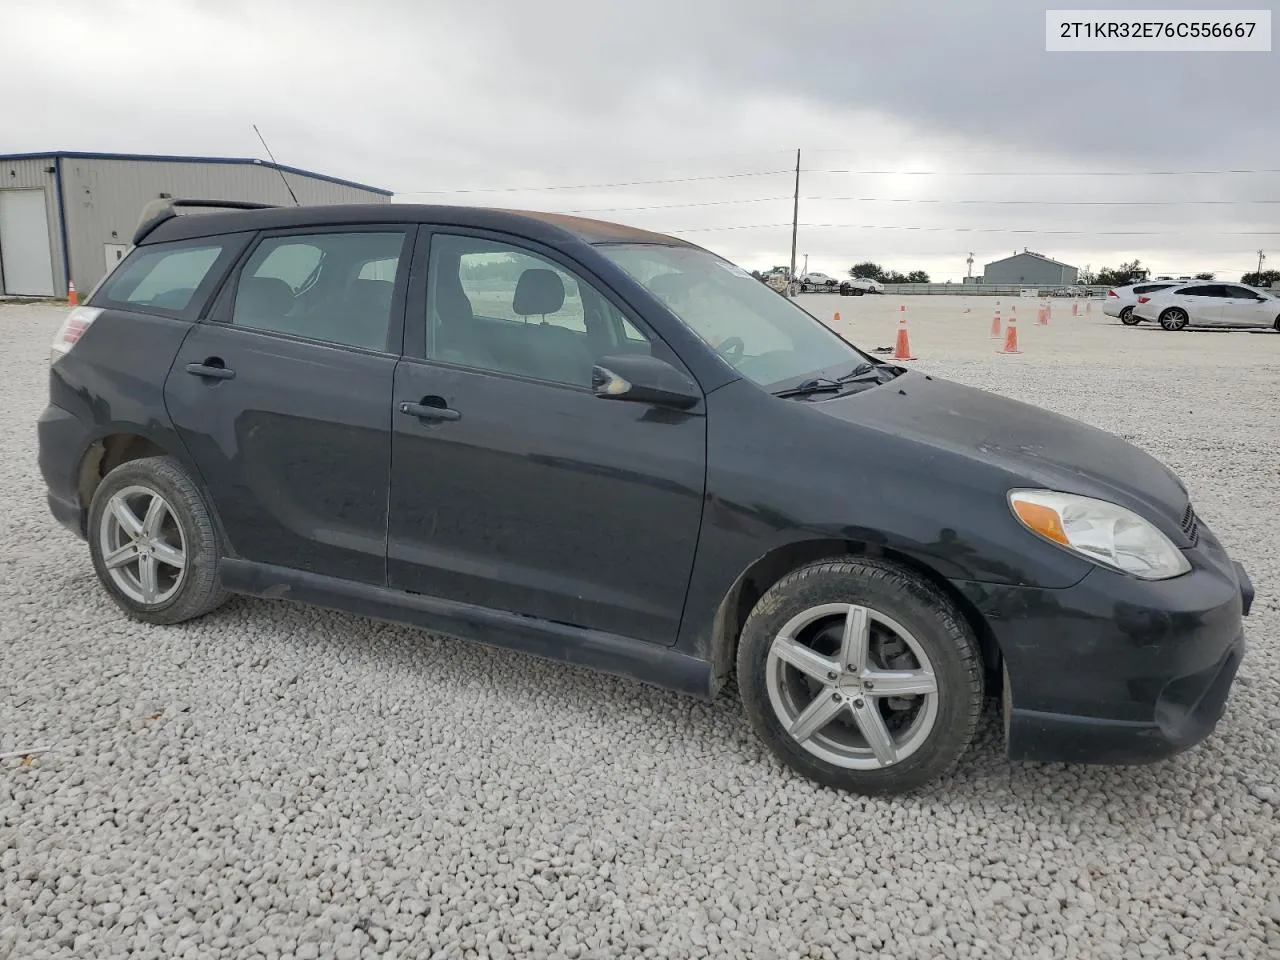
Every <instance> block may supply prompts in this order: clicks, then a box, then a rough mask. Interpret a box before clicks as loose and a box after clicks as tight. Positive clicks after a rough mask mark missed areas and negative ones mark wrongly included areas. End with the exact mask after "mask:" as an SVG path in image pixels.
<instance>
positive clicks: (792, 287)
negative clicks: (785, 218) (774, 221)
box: [787, 150, 800, 297]
mask: <svg viewBox="0 0 1280 960" xmlns="http://www.w3.org/2000/svg"><path fill="white" fill-rule="evenodd" d="M799 230H800V151H799V150H796V193H795V200H794V201H793V203H792V206H791V282H790V283H789V284H787V290H788V291H789V292H790V294H791V296H793V297H794V296H795V295H796V234H797V233H798V232H799Z"/></svg>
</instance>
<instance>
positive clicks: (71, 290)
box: [67, 280, 80, 307]
mask: <svg viewBox="0 0 1280 960" xmlns="http://www.w3.org/2000/svg"><path fill="white" fill-rule="evenodd" d="M67 303H69V304H71V305H72V306H73V307H75V306H79V304H80V295H79V294H78V293H76V282H75V281H74V280H69V281H67Z"/></svg>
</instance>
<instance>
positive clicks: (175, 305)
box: [94, 243, 224, 314]
mask: <svg viewBox="0 0 1280 960" xmlns="http://www.w3.org/2000/svg"><path fill="white" fill-rule="evenodd" d="M223 249H224V245H223V244H221V243H205V244H204V245H201V246H190V245H183V246H180V247H178V246H172V245H169V244H157V245H155V246H150V247H139V248H137V249H135V250H134V251H133V253H132V254H130V255H129V257H128V259H126V260H125V261H124V262H123V263H122V264H120V266H119V267H118V268H116V270H114V271H113V272H112V274H111V276H110V277H108V278H107V281H106V282H105V283H104V284H103V285H102V289H101V290H100V291H99V292H98V293H97V294H95V296H94V302H95V303H100V302H103V301H107V302H110V303H115V304H120V305H121V306H131V307H142V308H149V309H152V310H156V311H159V312H161V313H175V314H176V313H182V312H183V311H184V310H186V309H187V307H188V306H190V305H191V299H192V297H194V296H195V292H196V289H197V288H198V287H199V286H200V284H201V283H203V282H204V279H205V277H206V276H208V274H209V270H210V269H211V268H212V267H213V265H214V263H216V262H217V260H218V257H219V256H220V255H221V254H222V252H223Z"/></svg>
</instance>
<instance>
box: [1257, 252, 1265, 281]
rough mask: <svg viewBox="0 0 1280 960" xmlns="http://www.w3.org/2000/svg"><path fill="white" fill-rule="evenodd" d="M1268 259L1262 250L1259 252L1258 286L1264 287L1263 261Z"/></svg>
mask: <svg viewBox="0 0 1280 960" xmlns="http://www.w3.org/2000/svg"><path fill="white" fill-rule="evenodd" d="M1265 259H1267V255H1266V254H1265V253H1263V252H1262V251H1261V250H1259V251H1258V286H1262V261H1263V260H1265Z"/></svg>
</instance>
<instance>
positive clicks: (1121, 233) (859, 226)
mask: <svg viewBox="0 0 1280 960" xmlns="http://www.w3.org/2000/svg"><path fill="white" fill-rule="evenodd" d="M789 226H791V224H790V223H751V224H741V225H737V226H727V227H686V228H682V229H676V230H667V231H666V232H667V233H715V232H719V231H722V230H777V229H779V228H782V227H789ZM800 226H802V227H807V228H810V229H819V230H822V229H830V230H905V231H911V232H917V233H1010V234H1033V235H1036V236H1081V237H1181V236H1184V234H1183V233H1181V232H1170V231H1161V230H1032V229H1022V228H1005V227H914V226H902V225H899V224H875V223H801V224H800ZM1197 235H1198V236H1207V237H1277V236H1280V230H1227V231H1216V232H1204V231H1197Z"/></svg>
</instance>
